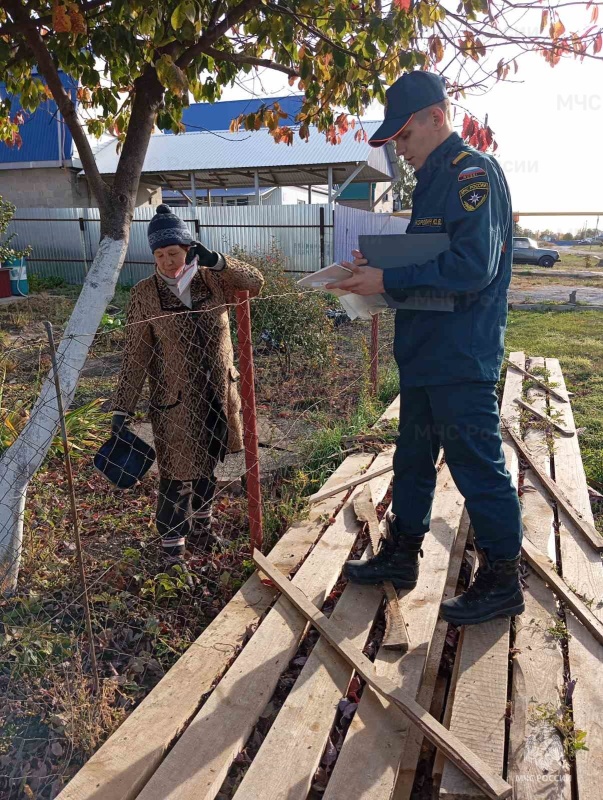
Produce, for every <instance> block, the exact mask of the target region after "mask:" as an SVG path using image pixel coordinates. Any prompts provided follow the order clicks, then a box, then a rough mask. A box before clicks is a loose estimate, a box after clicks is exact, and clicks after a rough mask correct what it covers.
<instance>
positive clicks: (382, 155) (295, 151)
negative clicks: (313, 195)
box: [95, 122, 399, 188]
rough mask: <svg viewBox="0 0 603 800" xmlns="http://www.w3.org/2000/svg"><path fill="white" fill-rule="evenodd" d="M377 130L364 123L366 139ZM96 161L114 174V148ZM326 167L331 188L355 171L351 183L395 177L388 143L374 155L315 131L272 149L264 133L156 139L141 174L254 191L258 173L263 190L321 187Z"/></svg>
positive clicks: (364, 146) (362, 145) (360, 144)
mask: <svg viewBox="0 0 603 800" xmlns="http://www.w3.org/2000/svg"><path fill="white" fill-rule="evenodd" d="M380 124H381V123H380V122H365V123H363V128H364V130H365V131H366V133H367V136H369V137H370V135H371V134H372V133H373V132H374V131H375V130H376V129H377V127H378V126H379V125H380ZM356 130H357V128H356ZM95 158H96V163H97V164H98V168H99V170H100V172H101V174H103V175H112V174H114V173H115V170H116V168H117V162H118V158H119V157H118V155H117V152H116V145H115V142H113V141H111V142H109V143H108V144H106V145H105V146H103V147H101V148H100V149H99V150H98V151H97V152H96V154H95ZM329 166H331V167H333V170H334V182H335V183H340V184H341V183H343V181H344V180H345V179H346V178H347V177H348V176H349V175H351V173H352V172H353V171H354V170H355V169H356V167H357V166H361V167H362V170H361V171H360V172H359V173H358V174H357V175H356V176H355V178H354V180H355V181H357V182H362V181H389V180H392V179H396V178H398V177H399V175H398V170H397V162H396V157H395V153H394V151H393V149H392V147H391V143H390V144H388V145H386V146H385V147H381V148H378V149H375V148H372V147H369V145H368V142H365V141H356V139H355V136H354V131H352V130H349V131H348V132H347V133H346V134H345V135H344V136H342V139H341V143H340V144H338V145H331V144H329V143H328V142H327V140H326V138H325V136H324V134H323V133H320V132H318V131H317V130H316V129H313V130H311V131H310V140H309V142H305V141H303V140H302V139H300V138H299V136H297V135H295V138H294V143H293V145H292V146H287V145H285V144H275V142H274V140H273V139H272V137H271V136H270V134H269V132H268V131H267V130H259V131H253V132H248V131H239V132H238V133H229V132H228V131H214V132H211V133H182V134H179V135H178V136H165V135H163V134H157V135H155V136H152V137H151V141H150V142H149V147H148V150H147V153H146V156H145V160H144V165H143V168H142V173H143V175H145V174H146V175H149V174H153V175H157V176H160V177H161V176H163V175H167V176H170V180H169V182H170V183H171V184H172V186H173V185H176V177H177V176H176V175H175V173H178V175H179V176H180V177H181V179H182V181H183V184H182V185H183V186H189V185H190V178H189V175H190V173H191V172H194V173H195V176H196V178H197V180H198V183H197V186H198V188H202V187H203V188H207V186H208V185H209V186H215V187H216V188H226V187H227V186H228V187H230V186H253V183H254V177H253V172H254V170H259V172H260V181H261V184H262V185H264V186H267V185H268V186H276V185H307V184H309V183H313V184H325V183H326V182H327V181H326V173H327V168H328V167H329Z"/></svg>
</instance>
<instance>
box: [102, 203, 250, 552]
mask: <svg viewBox="0 0 603 800" xmlns="http://www.w3.org/2000/svg"><path fill="white" fill-rule="evenodd" d="M148 238H149V245H150V247H151V250H152V252H153V255H154V258H155V265H156V271H155V274H154V275H153V276H151V277H150V278H145V279H144V280H142V281H140V283H138V284H136V286H134V288H133V289H132V294H131V299H130V305H129V307H128V314H127V328H126V344H125V352H124V359H123V364H122V367H121V373H120V377H119V383H118V387H117V391H116V393H115V396H114V398H113V400H112V402H111V404H110V409H111V410H113V411H114V412H115V413H114V416H113V423H112V432H113V433H114V434H118V435H119V432H120V431H121V430H122V429H123V427H124V425H127V424H128V420H129V418H130V417H131V416H132V415H133V414H134V413H135V410H136V406H137V403H138V400H139V398H140V394H141V392H142V388H143V385H144V383H145V380H146V379H147V378H148V381H149V416H150V420H151V427H152V430H153V438H154V444H155V450H156V452H157V465H158V469H159V495H158V501H157V514H156V523H157V530H158V532H159V534H160V535H161V537H162V546H163V549H164V552H165V554H166V556H167V558H168V560H169V561H171V562H180V561H182V559H183V557H184V553H185V547H186V544H187V540H188V543H189V544H192V545H194V546H199V547H203V546H206V545H207V544H209V543H210V542H211V541H212V538H213V540H214V541H215V540H216V539H217V537H216V535H215V534H213V533H212V530H211V523H212V516H211V505H212V499H213V495H214V491H215V485H216V481H215V478H214V474H213V473H214V469H215V467H216V465H217V463H218V462H219V461H221V460H223V459H224V456H225V455H226V453H228V452H234V451H237V450H240V449H242V447H243V442H242V425H241V414H240V411H241V401H240V396H239V387H238V372H237V370H236V368H235V366H234V363H233V362H234V359H233V347H232V341H231V338H230V327H229V306H230V305H232V304H233V303H234V302H235V292H236V291H237V290H241V289H247V290H248V291H249V292H250V295H251V296H255V295H257V294H258V292H259V291H260V289H261V287H262V284H263V278H262V275H261V273H260V272H259V271H258V270H257V269H255V268H254V267H252V266H249V265H248V264H245V263H243V262H241V261H238V260H237V259H235V258H230V256H223V255H221V254H219V253H214V252H212V251H210V250H207V248H205V247H204V246H203V245H202V244H200V243H198V242H193V241H192V239H191V235H190V232H189V229H188V226H187V225H186V224H185V223H184V222H183V221H182V220H181V219H180V218H179V217H177V216H176V215H175V214H173V213H172V212H171V209H170V208H169V207H168V206H166V205H160V206H159V207H158V209H157V213H156V215H155V216H154V217H153V219H152V220H151V222H150V224H149V228H148ZM187 256H188V257H187ZM188 262H191V263H190V264H189V263H188Z"/></svg>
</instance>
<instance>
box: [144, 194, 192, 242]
mask: <svg viewBox="0 0 603 800" xmlns="http://www.w3.org/2000/svg"><path fill="white" fill-rule="evenodd" d="M147 236H148V237H149V247H150V248H151V252H152V253H154V252H155V250H157V248H158V247H169V246H170V245H171V244H182V245H185V246H187V245H190V243H191V242H192V241H193V237H192V236H191V232H190V229H189V227H188V225H187V224H186V222H184V221H183V220H181V219H180V217H177V216H176V215H175V214H174V213H173V211H172V209H171V208H170V207H169V206H166V205H165V204H164V203H162V204H161V205H160V206H157V212H156V214H155V216H154V217H153V219H152V220H151V221H150V222H149V227H148V229H147Z"/></svg>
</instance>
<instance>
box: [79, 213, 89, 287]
mask: <svg viewBox="0 0 603 800" xmlns="http://www.w3.org/2000/svg"><path fill="white" fill-rule="evenodd" d="M78 221H79V223H80V241H81V243H82V251H83V253H84V275H87V274H88V254H87V253H86V234H85V230H86V225H85V223H84V218H83V217H78Z"/></svg>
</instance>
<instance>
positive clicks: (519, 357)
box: [440, 353, 525, 800]
mask: <svg viewBox="0 0 603 800" xmlns="http://www.w3.org/2000/svg"><path fill="white" fill-rule="evenodd" d="M509 360H510V361H512V362H513V363H514V364H518V365H519V366H520V367H524V368H525V355H524V354H523V353H511V354H510V356H509ZM522 384H523V377H522V375H521V373H519V372H517V371H515V370H507V374H506V379H505V388H504V392H503V399H502V407H501V414H502V415H503V416H504V417H505V418H506V420H507V422H508V424H509V426H510V427H511V428H512V429H515V430H516V431H517V433H519V408H518V407H517V405H516V404H515V403H514V402H513V401H514V400H515V398H516V397H519V396H521V389H522ZM503 450H504V453H505V459H506V463H507V469H508V470H509V472H510V473H511V476H512V478H513V482H514V483H515V485H517V481H518V477H519V462H518V459H517V454H516V453H515V451H514V449H513V447H512V446H511V445H510V443H509V440H508V436H507V434H506V432H505V431H503ZM509 631H510V620H509V618H508V617H500V618H498V619H493V620H490V621H489V622H484V623H482V624H481V625H471V626H469V627H467V629H466V630H465V634H464V637H463V643H462V650H461V661H460V665H459V677H458V682H457V686H456V693H455V699H454V704H453V707H452V714H451V718H450V731H451V732H452V733H454V734H455V735H457V736H458V737H459V738H460V739H461V740H462V741H463V742H465V744H467V745H468V746H469V747H470V748H471V749H472V750H474V751H475V752H476V753H478V754H479V755H480V756H481V758H482V759H483V760H484V761H485V762H486V763H487V764H488V766H489V767H490V769H491V770H493V771H494V772H496V773H497V774H498V775H502V773H503V767H504V753H505V716H506V710H507V685H508V663H509V662H508V659H509ZM440 797H441V798H446V800H474V798H479V797H482V793H481V792H480V791H479V790H478V789H477V787H476V786H474V785H472V784H471V783H470V782H469V781H468V780H467V778H466V777H465V776H464V775H462V774H461V772H460V771H459V770H458V769H456V767H455V766H454V765H453V764H450V763H448V764H446V765H445V767H444V772H443V775H442V785H441V789H440Z"/></svg>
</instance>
